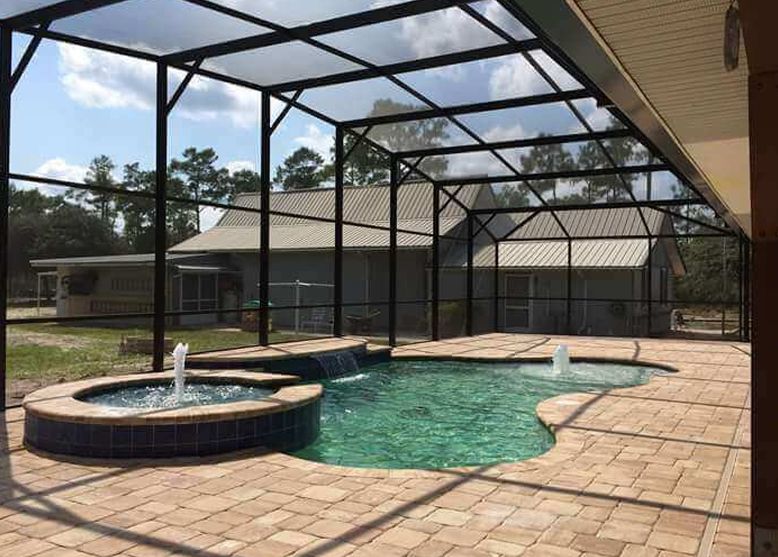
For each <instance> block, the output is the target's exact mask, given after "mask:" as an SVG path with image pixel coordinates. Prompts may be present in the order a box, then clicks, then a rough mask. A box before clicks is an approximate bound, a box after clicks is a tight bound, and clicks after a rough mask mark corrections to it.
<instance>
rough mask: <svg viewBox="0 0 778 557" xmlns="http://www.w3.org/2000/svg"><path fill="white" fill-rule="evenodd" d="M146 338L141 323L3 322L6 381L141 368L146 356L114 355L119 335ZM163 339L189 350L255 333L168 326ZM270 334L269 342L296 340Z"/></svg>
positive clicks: (253, 338) (249, 340) (248, 338)
mask: <svg viewBox="0 0 778 557" xmlns="http://www.w3.org/2000/svg"><path fill="white" fill-rule="evenodd" d="M126 336H142V337H151V331H149V330H148V329H143V328H109V327H92V326H73V325H68V324H49V323H46V324H30V325H14V326H11V327H9V341H10V343H9V347H8V359H7V370H8V376H9V378H10V379H11V381H14V380H31V381H34V382H35V383H39V384H47V383H52V382H56V381H62V380H73V379H79V378H84V377H90V376H95V375H108V374H116V373H128V372H136V371H145V370H148V369H150V367H151V356H149V355H142V354H130V355H127V354H119V342H120V341H121V339H122V337H126ZM167 336H168V338H171V339H172V340H173V341H174V342H179V341H182V342H188V343H189V350H190V351H191V352H202V351H205V350H217V349H222V348H232V347H237V346H247V345H251V344H256V342H257V333H255V332H248V331H241V330H239V329H237V328H213V329H172V330H168V331H167ZM301 339H302V337H295V336H294V335H293V334H287V333H271V334H270V342H272V343H276V342H285V341H289V340H301Z"/></svg>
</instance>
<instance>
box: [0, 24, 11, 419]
mask: <svg viewBox="0 0 778 557" xmlns="http://www.w3.org/2000/svg"><path fill="white" fill-rule="evenodd" d="M12 39H13V31H11V29H10V28H8V27H0V242H2V245H0V411H3V412H5V389H6V381H7V373H6V362H7V360H6V343H7V340H8V339H7V336H8V335H7V333H8V329H7V323H6V316H7V312H8V204H9V202H10V197H11V192H10V190H11V183H10V178H9V172H10V168H9V166H10V161H11V76H12V72H13V68H12V52H11V49H12V47H13V42H12Z"/></svg>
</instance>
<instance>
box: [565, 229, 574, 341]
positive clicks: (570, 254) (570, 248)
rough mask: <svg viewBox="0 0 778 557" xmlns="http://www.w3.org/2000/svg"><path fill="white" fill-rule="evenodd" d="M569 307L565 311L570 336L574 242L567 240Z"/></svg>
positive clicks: (567, 296)
mask: <svg viewBox="0 0 778 557" xmlns="http://www.w3.org/2000/svg"><path fill="white" fill-rule="evenodd" d="M566 283H567V284H566V286H567V295H566V299H567V307H566V309H565V316H566V319H567V323H566V325H565V331H567V334H568V335H570V334H572V333H573V241H572V240H571V239H570V238H568V239H567V281H566Z"/></svg>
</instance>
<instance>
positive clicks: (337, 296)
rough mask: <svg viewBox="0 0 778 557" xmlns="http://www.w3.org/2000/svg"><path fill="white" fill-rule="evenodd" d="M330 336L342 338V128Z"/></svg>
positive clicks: (337, 149) (337, 138)
mask: <svg viewBox="0 0 778 557" xmlns="http://www.w3.org/2000/svg"><path fill="white" fill-rule="evenodd" d="M332 274H333V276H332V283H333V296H332V303H333V311H332V321H333V325H332V335H333V336H336V337H339V336H343V128H341V127H340V126H338V127H336V128H335V257H334V261H333V273H332Z"/></svg>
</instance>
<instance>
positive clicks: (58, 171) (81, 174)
mask: <svg viewBox="0 0 778 557" xmlns="http://www.w3.org/2000/svg"><path fill="white" fill-rule="evenodd" d="M87 170H88V169H87V167H85V166H79V165H77V164H70V163H68V162H67V161H66V160H65V159H63V158H55V159H50V160H47V161H46V162H44V163H43V164H41V165H40V166H39V167H38V168H36V169H35V170H33V172H32V174H33V175H34V176H42V177H44V178H53V179H55V180H67V181H70V182H83V181H84V178H85V177H86V173H87Z"/></svg>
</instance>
